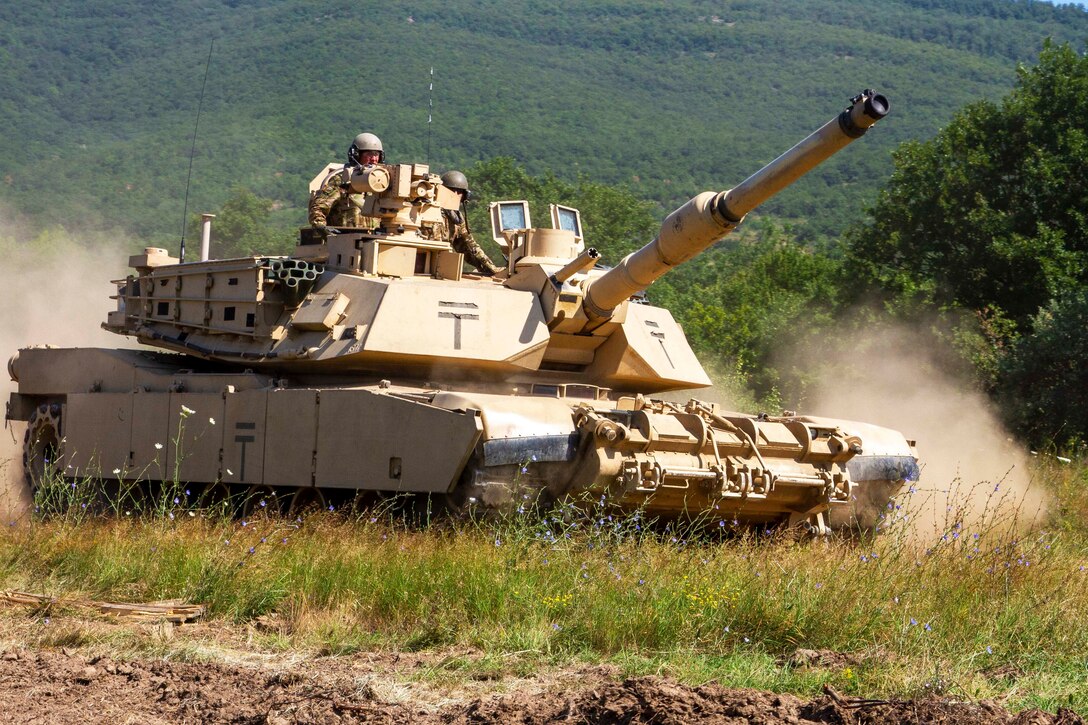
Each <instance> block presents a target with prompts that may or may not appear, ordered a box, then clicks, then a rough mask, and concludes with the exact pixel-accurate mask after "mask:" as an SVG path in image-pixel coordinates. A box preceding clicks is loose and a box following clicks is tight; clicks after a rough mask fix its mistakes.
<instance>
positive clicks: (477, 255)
mask: <svg viewBox="0 0 1088 725" xmlns="http://www.w3.org/2000/svg"><path fill="white" fill-rule="evenodd" d="M450 246H452V247H453V251H455V252H460V253H461V254H463V255H465V260H466V261H468V263H469V264H471V265H472V266H473V267H475V268H476V269H477V270H479V271H480V272H481V273H483V274H486V275H493V274H495V273H497V272H498V271H499V268H498V267H496V266H495V263H494V262H492V261H491V259H490V258H489V257H488V256H487V252H485V251H484V250H483V248H482V247H480V245H479V244H478V243H477V242H476V240H475V239H474V238H473V237H472V232H470V231H469V230H468V227H467V226H466V225H465V223H464V222H463V221H462V222H461V223H460V224H457V225H456V227H455V229H454V231H453V239H452V240H451V242H450Z"/></svg>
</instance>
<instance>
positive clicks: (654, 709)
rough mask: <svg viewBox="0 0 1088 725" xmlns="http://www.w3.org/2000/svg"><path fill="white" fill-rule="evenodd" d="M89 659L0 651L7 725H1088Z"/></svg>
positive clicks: (648, 685)
mask: <svg viewBox="0 0 1088 725" xmlns="http://www.w3.org/2000/svg"><path fill="white" fill-rule="evenodd" d="M9 624H10V621H9ZM114 626H119V625H114ZM141 626H145V627H146V626H147V625H141ZM17 628H18V627H17ZM8 634H11V632H10V630H9V632H8ZM194 634H199V635H201V636H203V637H204V638H205V639H206V641H207V643H208V644H209V647H212V648H214V647H216V646H217V645H219V644H222V642H221V641H220V642H217V640H222V639H223V635H224V633H223V632H219V633H218V635H217V633H216V631H215V630H214V628H209V629H206V630H204V631H203V632H194ZM190 637H191V635H190ZM227 638H231V637H230V636H229V634H228V635H227ZM3 641H4V640H3V639H0V642H3ZM195 641H196V640H192V639H191V640H190V642H195ZM89 649H93V647H90V648H88V647H80V648H78V649H69V648H66V647H59V648H45V649H43V648H37V647H34V646H32V645H29V644H26V643H23V644H13V643H12V640H10V639H8V640H7V644H0V701H2V702H3V706H2V707H0V722H3V723H16V722H18V723H62V722H63V723H69V722H85V723H411V724H412V725H427V724H430V723H466V724H467V723H525V724H532V723H554V722H569V723H655V724H661V725H668V724H673V723H677V724H679V723H694V722H708V723H759V724H762V725H772V724H773V725H777V724H779V723H782V724H785V723H789V724H791V725H805V724H808V723H849V724H853V723H856V724H858V725H862V724H865V725H867V724H869V723H873V724H875V723H957V724H967V725H971V724H974V723H1016V724H1018V725H1029V724H1030V725H1043V724H1049V723H1060V724H1061V725H1073V724H1074V723H1084V720H1083V719H1082V718H1081V717H1079V716H1078V715H1077V714H1075V713H1073V712H1072V711H1067V710H1061V711H1059V712H1058V713H1056V714H1052V713H1046V712H1041V711H1038V710H1028V711H1024V712H1020V713H1010V712H1008V711H1007V710H1005V709H1004V708H1002V707H1000V706H998V705H997V704H995V703H991V702H980V703H963V702H953V701H948V700H936V699H933V700H909V701H905V700H904V701H900V700H891V701H872V700H860V699H857V698H849V697H843V696H842V695H839V694H838V693H835V692H834V691H833V690H830V689H828V690H827V691H825V693H824V694H823V695H821V696H820V697H817V698H815V699H812V700H806V699H803V698H800V697H796V696H794V695H788V694H781V695H780V694H774V693H770V692H759V691H754V690H739V689H730V688H727V687H722V686H720V685H718V684H707V685H703V686H701V687H690V686H687V685H683V684H680V683H678V682H676V681H673V680H670V679H668V678H665V677H654V676H650V677H637V678H628V679H622V678H619V677H617V672H616V670H615V669H614V668H610V667H607V666H600V667H597V666H587V667H574V668H570V669H567V670H561V671H552V672H548V673H545V674H540V675H537V676H535V677H532V678H519V677H517V676H515V675H514V674H509V675H507V674H499V675H498V676H495V677H487V678H483V679H482V680H481V681H470V682H468V684H465V683H464V682H460V683H458V684H452V685H449V686H444V685H442V684H441V679H435V678H427V677H425V676H424V677H421V676H420V675H421V674H423V673H425V672H426V671H427V670H434V669H436V668H438V667H440V666H441V665H442V664H443V663H445V662H448V661H449V660H450V659H451V658H452V657H462V658H471V657H473V656H476V657H479V656H480V653H473V652H471V651H470V652H457V653H419V654H412V653H362V654H355V655H350V656H338V657H318V656H312V655H311V656H300V655H284V654H279V655H267V654H263V655H262V654H258V653H254V652H250V653H244V652H242V653H238V652H236V653H235V654H234V655H228V656H225V657H223V658H222V661H212V662H207V663H199V662H184V661H177V660H173V659H169V656H172V655H168V656H167V657H158V658H150V657H146V656H142V657H136V658H129V659H124V658H121V657H118V656H103V655H96V654H92V653H90V652H89V651H87V650H89ZM190 651H191V650H190Z"/></svg>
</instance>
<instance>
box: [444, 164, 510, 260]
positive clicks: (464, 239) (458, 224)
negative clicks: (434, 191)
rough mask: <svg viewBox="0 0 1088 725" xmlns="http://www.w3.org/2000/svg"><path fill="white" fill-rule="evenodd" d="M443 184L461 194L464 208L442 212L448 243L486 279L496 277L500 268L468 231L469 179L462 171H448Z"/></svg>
mask: <svg viewBox="0 0 1088 725" xmlns="http://www.w3.org/2000/svg"><path fill="white" fill-rule="evenodd" d="M442 183H443V184H444V185H445V186H446V188H447V189H452V190H453V191H456V192H457V193H458V194H460V196H461V206H462V208H461V209H443V210H442V216H443V217H444V218H445V220H446V241H447V242H449V243H450V246H451V247H453V251H455V252H460V253H461V254H463V255H465V261H467V262H468V263H469V264H471V265H472V266H473V267H475V268H476V269H478V270H479V271H480V274H482V275H484V276H485V277H491V276H493V275H495V274H496V273H497V272H498V271H499V268H498V267H496V266H495V264H494V262H492V261H491V260H490V259H489V258H488V256H487V253H486V252H484V250H483V249H482V248H481V247H480V245H479V244H477V242H476V240H475V239H474V238H473V237H472V232H470V231H469V229H468V223H467V217H466V216H465V213H464V211H463V208H464V204H465V202H466V201H468V199H469V197H470V196H471V192H470V191H469V188H468V179H467V178H466V177H465V175H464V174H463V173H461V172H460V171H447V172H446V173H444V174H442Z"/></svg>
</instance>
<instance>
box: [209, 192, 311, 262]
mask: <svg viewBox="0 0 1088 725" xmlns="http://www.w3.org/2000/svg"><path fill="white" fill-rule="evenodd" d="M272 207H273V202H272V201H271V200H269V199H262V198H260V197H258V196H257V195H256V194H254V193H253V192H252V191H250V190H249V189H245V188H243V187H240V186H236V187H234V188H233V189H232V190H231V196H230V198H228V199H227V200H226V201H225V202H223V206H222V207H221V208H220V209H219V210H218V211H217V212H216V218H215V219H214V220H213V221H212V249H211V255H212V257H219V258H228V257H246V256H251V255H255V254H257V255H259V254H287V253H288V252H290V251H291V250H292V249H293V247H294V245H295V244H296V237H295V235H294V234H293V233H292V231H291V230H284V229H281V228H278V227H276V226H274V225H273V224H272V223H271V214H272ZM200 223H201V221H200V216H199V215H195V216H193V217H192V219H191V220H190V221H189V230H190V232H189V237H190V239H193V240H199V238H200V231H199V230H200ZM194 230H195V233H194ZM197 243H199V241H197ZM193 246H196V245H195V244H194V245H193ZM190 249H192V247H190Z"/></svg>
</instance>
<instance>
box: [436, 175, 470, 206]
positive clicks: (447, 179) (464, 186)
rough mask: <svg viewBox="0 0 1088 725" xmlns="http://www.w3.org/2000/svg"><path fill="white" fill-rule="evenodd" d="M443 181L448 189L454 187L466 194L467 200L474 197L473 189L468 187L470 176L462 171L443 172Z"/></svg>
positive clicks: (455, 189)
mask: <svg viewBox="0 0 1088 725" xmlns="http://www.w3.org/2000/svg"><path fill="white" fill-rule="evenodd" d="M442 183H443V184H444V185H445V186H446V188H447V189H453V190H454V191H459V192H461V193H462V194H464V198H465V201H468V200H469V199H471V198H472V191H471V190H470V189H469V188H468V177H466V176H465V175H464V174H463V173H461V172H460V171H447V172H446V173H444V174H442Z"/></svg>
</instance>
